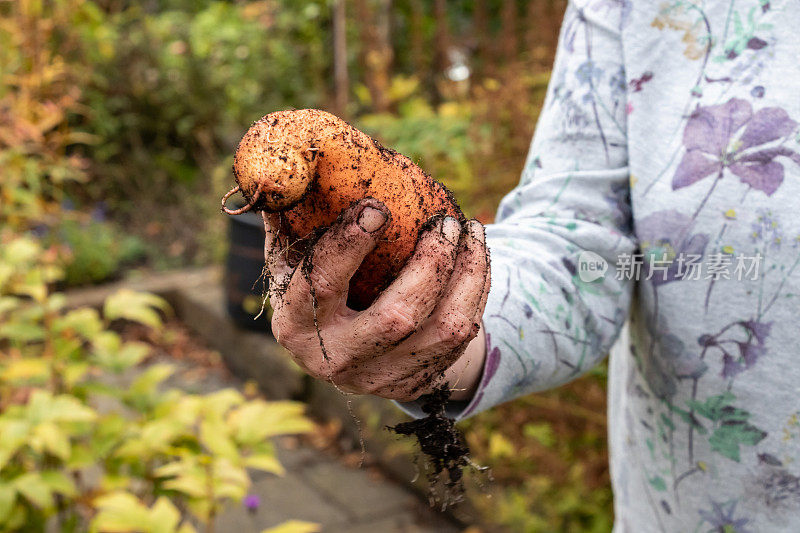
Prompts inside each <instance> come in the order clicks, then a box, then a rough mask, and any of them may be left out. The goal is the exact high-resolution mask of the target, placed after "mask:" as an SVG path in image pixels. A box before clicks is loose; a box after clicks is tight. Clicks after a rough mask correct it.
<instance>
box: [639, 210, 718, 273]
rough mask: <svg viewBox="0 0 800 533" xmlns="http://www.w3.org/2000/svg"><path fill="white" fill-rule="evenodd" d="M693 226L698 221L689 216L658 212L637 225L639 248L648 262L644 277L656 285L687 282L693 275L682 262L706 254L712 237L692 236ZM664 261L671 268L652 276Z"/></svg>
mask: <svg viewBox="0 0 800 533" xmlns="http://www.w3.org/2000/svg"><path fill="white" fill-rule="evenodd" d="M693 226H694V221H693V220H692V219H691V218H689V216H688V215H684V214H683V213H681V212H679V211H676V210H674V209H667V210H663V211H656V212H655V213H653V214H651V215H648V216H646V217H644V218H643V219H642V220H640V221H638V222H637V223H636V236H637V237H638V239H639V246H640V247H641V250H642V252H643V253H644V255H645V258H646V259H647V261H646V263H645V265H644V268H643V272H642V274H644V275H649V277H650V281H651V282H652V283H653V285H656V286H659V285H663V284H665V283H669V282H671V281H676V280H682V279H684V278H685V277H687V275H688V274H689V272H688V270H687V269H686V268H685V266H684V267H682V265H681V262H680V260H679V258H680V257H683V258H684V259H685V258H687V257H690V256H692V255H700V256H702V255H703V254H704V253H705V250H706V246H707V245H708V241H709V237H708V234H707V233H692V228H693ZM664 259H666V261H667V262H668V265H669V266H668V268H667V269H666V272H665V273H661V272H653V273H652V274H651V275H650V269H651V268H653V266H654V262H656V261H663V260H664Z"/></svg>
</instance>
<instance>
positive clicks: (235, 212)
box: [222, 185, 261, 215]
mask: <svg viewBox="0 0 800 533" xmlns="http://www.w3.org/2000/svg"><path fill="white" fill-rule="evenodd" d="M241 190H242V188H241V187H240V186H238V185H237V186H236V187H234V188H233V189H231V190H229V191H228V192H226V193H225V196H223V197H222V212H223V213H225V214H226V215H241V214H242V213H247V212H248V211H250V210H251V209H252V208H253V206H254V205H255V204H256V202H257V201H258V199H259V197H260V196H261V185H259V186H258V189H256V193H255V194H254V195H253V199H252V200H250V202H249V203H248V204H247V205H245V206H244V207H241V208H239V209H229V208H228V207H227V206H226V205H225V204H226V203H227V202H228V198H230V197H231V196H233V195H234V194H236V193H237V192H239V191H241Z"/></svg>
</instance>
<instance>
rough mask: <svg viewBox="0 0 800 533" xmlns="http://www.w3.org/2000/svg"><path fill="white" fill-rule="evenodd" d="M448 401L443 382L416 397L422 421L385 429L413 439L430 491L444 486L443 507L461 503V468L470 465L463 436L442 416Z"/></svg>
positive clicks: (467, 448)
mask: <svg viewBox="0 0 800 533" xmlns="http://www.w3.org/2000/svg"><path fill="white" fill-rule="evenodd" d="M449 398H450V388H449V387H448V384H446V383H445V384H444V385H442V386H441V387H438V388H437V389H435V390H434V391H433V392H432V393H430V394H426V395H424V396H422V397H420V402H421V403H422V405H421V408H422V411H423V412H424V413H425V414H426V415H427V416H426V417H425V418H420V419H419V420H412V421H411V422H403V423H400V424H397V425H396V426H393V427H391V426H390V427H389V428H388V429H389V430H391V431H394V432H395V433H397V434H398V435H410V436H414V437H416V439H417V442H419V447H420V449H421V450H422V453H423V455H424V456H425V457H426V458H427V460H428V463H429V466H430V467H431V470H430V471H429V476H428V477H429V481H430V483H431V492H432V493H434V492H435V491H436V489H438V488H439V486H440V484H441V483H442V482H443V483H444V491H445V495H446V501H444V505H445V506H446V505H448V504H450V503H456V502H458V501H460V500H461V498H462V495H463V493H464V480H463V469H464V467H466V466H467V465H469V464H471V461H470V460H469V447H468V446H467V443H466V441H465V440H464V436H463V435H462V434H461V432H460V431H459V430H457V429H456V427H455V420H453V419H452V418H448V417H447V416H446V415H445V406H446V405H447V400H448V399H449ZM443 473H444V475H442V474H443ZM443 478H444V479H443Z"/></svg>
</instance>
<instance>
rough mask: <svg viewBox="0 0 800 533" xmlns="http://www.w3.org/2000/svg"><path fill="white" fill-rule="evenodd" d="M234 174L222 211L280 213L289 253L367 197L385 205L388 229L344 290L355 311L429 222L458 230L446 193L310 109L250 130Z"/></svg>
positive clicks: (273, 117) (393, 271)
mask: <svg viewBox="0 0 800 533" xmlns="http://www.w3.org/2000/svg"><path fill="white" fill-rule="evenodd" d="M233 172H234V176H235V178H236V182H237V183H238V186H237V187H235V188H234V189H233V190H231V191H230V192H229V193H228V194H226V195H225V197H224V198H223V200H222V206H223V210H224V211H226V212H227V213H229V214H237V213H240V212H243V211H246V210H249V209H255V210H263V211H267V212H271V213H276V212H278V213H281V217H280V220H281V228H280V231H281V232H283V233H284V234H285V235H287V236H288V241H289V242H291V243H294V245H295V246H296V247H298V246H302V243H303V241H308V240H310V239H313V238H314V237H315V236H316V235H318V234H319V233H320V230H321V229H324V228H326V227H328V226H330V225H331V224H332V223H333V222H334V221H335V220H336V218H337V216H339V214H340V213H341V211H342V210H343V209H345V208H347V207H348V206H350V205H351V204H352V203H353V202H356V201H358V200H361V199H364V198H368V197H372V198H375V199H377V200H379V201H381V202H383V203H384V204H385V205H386V207H387V208H388V209H389V211H390V221H389V226H388V228H387V229H386V231H385V232H384V234H383V236H382V239H381V241H380V242H379V243H378V246H377V247H376V248H375V250H374V251H373V252H371V253H370V254H369V255H368V256H367V257H366V258H365V260H364V262H363V264H362V265H361V267H360V268H359V270H358V271H357V272H356V274H355V276H354V277H353V279H352V280H351V282H350V292H349V295H348V303H349V305H351V306H352V307H354V308H356V309H363V308H365V307H367V306H368V305H369V304H370V303H371V302H372V301H373V300H374V299H375V297H376V296H377V295H378V294H379V293H380V291H381V290H383V289H384V288H385V287H386V286H387V285H388V284H389V283H390V282H391V281H392V280H393V279H394V278H395V277H396V275H397V274H398V272H399V271H400V269H401V268H402V267H403V265H404V264H405V262H406V260H407V259H408V258H409V256H410V255H411V254H412V253H413V251H414V247H415V245H416V242H417V238H418V236H419V233H420V231H421V230H422V229H423V227H424V226H425V224H426V223H427V222H428V221H429V220H430V219H431V218H432V217H434V216H436V215H450V216H453V217H456V218H457V219H459V221H461V222H462V223H463V222H464V215H463V214H462V213H461V210H460V209H459V207H458V205H457V204H456V202H455V200H454V199H453V196H452V195H451V194H450V192H449V191H448V190H447V189H446V188H445V187H444V186H443V185H442V184H440V183H439V182H437V181H435V180H434V179H432V178H431V177H430V176H429V175H427V174H426V173H425V172H423V171H422V169H420V168H419V167H418V166H416V165H415V164H414V163H413V162H412V161H411V160H410V159H409V158H407V157H406V156H404V155H402V154H399V153H397V152H395V151H393V150H390V149H387V148H384V147H383V146H381V145H380V144H379V143H378V142H377V141H375V140H374V139H372V138H370V137H369V136H368V135H366V134H365V133H362V132H361V131H359V130H357V129H356V128H354V127H352V126H351V125H349V124H348V123H346V122H345V121H343V120H342V119H340V118H338V117H336V116H334V115H331V114H330V113H326V112H324V111H319V110H316V109H303V110H298V111H278V112H275V113H271V114H269V115H267V116H265V117H264V118H262V119H261V120H259V121H258V122H256V123H255V124H253V126H252V127H251V128H250V129H249V130H248V131H247V133H246V134H245V135H244V137H243V138H242V140H241V141H240V142H239V146H238V148H237V150H236V155H235V157H234V163H233ZM237 191H241V193H242V195H243V196H244V197H245V199H246V200H247V205H246V206H245V207H243V208H242V209H238V210H235V211H233V210H230V209H228V208H226V207H225V202H226V200H227V199H228V197H229V196H230V195H231V194H234V193H236V192H237ZM298 243H299V244H298Z"/></svg>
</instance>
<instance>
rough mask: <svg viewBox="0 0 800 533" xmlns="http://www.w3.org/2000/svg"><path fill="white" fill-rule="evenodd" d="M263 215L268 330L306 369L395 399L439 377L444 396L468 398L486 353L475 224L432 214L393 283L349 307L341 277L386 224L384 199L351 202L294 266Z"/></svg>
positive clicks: (479, 238)
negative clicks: (445, 386) (365, 303)
mask: <svg viewBox="0 0 800 533" xmlns="http://www.w3.org/2000/svg"><path fill="white" fill-rule="evenodd" d="M263 217H264V226H265V229H266V232H267V237H266V242H265V256H266V261H267V268H268V270H269V273H270V276H271V282H270V283H271V284H272V286H273V287H278V288H279V289H278V290H271V291H270V303H271V305H272V308H273V316H272V331H273V333H274V335H275V338H276V339H277V340H278V342H279V343H280V344H282V345H283V346H284V347H285V348H286V349H288V350H289V351H290V352H291V353H292V355H293V357H294V359H295V361H296V362H297V363H298V364H299V365H300V366H301V367H302V368H303V369H304V370H306V372H308V373H309V374H311V375H312V376H314V377H316V378H319V379H324V380H327V381H330V382H332V383H334V384H335V385H337V386H338V387H339V388H341V389H342V390H344V391H347V392H353V393H357V394H375V395H377V396H382V397H384V398H390V399H394V400H399V401H411V400H414V399H416V398H418V397H419V396H420V395H422V394H425V393H428V392H430V391H431V390H432V389H433V388H434V386H436V385H439V384H442V383H445V382H447V383H449V385H450V387H451V388H452V389H453V390H454V392H453V395H452V396H451V398H453V399H468V398H470V397H471V396H472V394H473V393H474V388H475V387H476V385H477V382H478V380H479V379H480V375H481V370H482V368H483V359H484V357H485V351H486V350H485V346H484V342H483V334H482V332H479V328H480V323H481V316H482V315H483V309H484V306H485V305H486V297H487V295H488V292H489V278H490V274H489V261H488V253H487V250H486V244H485V242H484V233H483V226H482V225H481V224H480V223H479V222H477V221H474V220H473V221H469V222H467V223H466V224H465V225H464V227H462V226H461V225H460V224H459V222H458V221H457V220H456V219H455V218H452V217H447V218H444V219H440V220H438V221H437V222H436V223H435V224H434V225H433V227H432V228H431V229H430V230H428V231H426V232H425V233H423V234H422V235H421V236H420V239H419V241H418V244H417V247H416V250H415V253H414V255H413V256H412V257H411V258H410V259H409V261H408V263H407V264H406V266H405V267H404V268H403V270H402V271H401V272H400V274H399V275H398V276H397V278H396V279H395V280H394V282H392V284H391V285H389V287H387V288H386V290H384V291H383V292H382V293H381V294H380V295H379V296H378V298H377V299H376V300H375V302H373V304H372V305H371V306H370V307H369V308H367V309H366V310H364V311H355V310H353V309H351V308H349V307H347V303H346V302H347V292H348V284H349V281H350V278H351V277H352V276H353V274H354V273H355V272H356V270H357V269H358V267H359V266H360V265H361V262H362V260H363V259H364V257H365V256H366V255H367V254H368V253H369V252H370V251H371V250H372V249H373V248H374V247H375V245H376V243H377V242H378V239H380V238H381V235H382V234H383V232H384V231H385V229H386V227H387V226H388V224H387V222H388V212H387V209H386V207H385V206H384V205H383V204H382V203H380V202H378V201H376V200H372V199H368V200H363V201H362V202H359V203H358V204H355V205H354V206H352V207H350V208H349V209H348V210H347V211H346V212H345V213H344V216H342V217H340V219H339V221H337V222H336V223H335V224H334V225H333V226H331V227H330V228H329V229H328V230H327V231H326V232H325V233H324V234H323V235H322V236H321V237H320V238H319V240H318V241H317V243H316V245H315V246H314V247H313V250H312V251H311V252H310V253H309V257H306V258H305V259H304V261H309V260H310V262H311V263H310V265H303V264H302V263H301V265H299V266H298V265H290V264H289V262H288V261H287V258H286V255H287V254H285V253H282V250H285V249H286V245H285V243H282V242H281V238H280V236H279V235H278V232H277V228H278V219H277V216H276V215H269V214H266V213H264V214H263ZM309 266H310V268H309ZM314 299H316V306H315V302H314V301H313V300H314ZM479 333H480V335H479ZM473 339H474V340H473ZM470 341H472V342H470ZM468 345H469V349H467V348H468ZM465 351H466V354H465Z"/></svg>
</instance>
